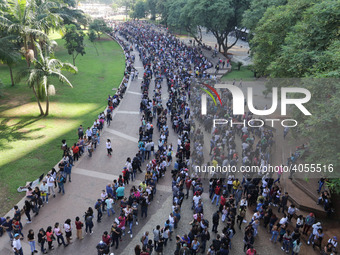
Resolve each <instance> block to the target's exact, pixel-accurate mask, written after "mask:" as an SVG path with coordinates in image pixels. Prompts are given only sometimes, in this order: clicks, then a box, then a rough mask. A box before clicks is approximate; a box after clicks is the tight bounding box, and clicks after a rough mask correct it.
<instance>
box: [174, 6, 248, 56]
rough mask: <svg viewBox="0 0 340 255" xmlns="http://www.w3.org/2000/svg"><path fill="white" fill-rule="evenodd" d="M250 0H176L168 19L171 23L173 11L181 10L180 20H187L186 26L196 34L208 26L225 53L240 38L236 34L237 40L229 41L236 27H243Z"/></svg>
mask: <svg viewBox="0 0 340 255" xmlns="http://www.w3.org/2000/svg"><path fill="white" fill-rule="evenodd" d="M249 1H250V0H214V1H210V0H188V1H186V0H175V1H173V2H171V3H170V4H169V19H168V21H169V23H170V21H171V13H176V12H180V20H179V21H185V22H184V26H185V27H186V29H187V30H188V31H190V33H192V34H196V33H197V30H198V29H200V28H201V27H203V28H206V29H207V30H208V31H210V32H211V33H212V34H213V35H214V37H215V38H216V40H217V43H218V46H219V51H221V49H223V52H224V54H227V52H228V50H229V49H230V48H231V47H233V46H234V45H235V44H236V42H237V41H238V39H239V35H238V34H236V38H235V40H234V41H233V42H232V43H229V42H228V35H229V34H230V32H233V31H235V27H241V20H242V15H243V13H244V11H245V10H246V9H247V8H248V6H249ZM183 4H184V6H183V7H182V8H181V6H182V5H183ZM174 8H176V9H174ZM176 16H177V15H174V17H176Z"/></svg>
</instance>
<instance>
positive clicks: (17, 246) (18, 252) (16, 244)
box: [12, 233, 23, 255]
mask: <svg viewBox="0 0 340 255" xmlns="http://www.w3.org/2000/svg"><path fill="white" fill-rule="evenodd" d="M12 245H13V251H14V253H15V255H22V254H23V252H22V246H21V242H20V235H19V234H18V233H16V234H15V235H14V239H13V242H12Z"/></svg>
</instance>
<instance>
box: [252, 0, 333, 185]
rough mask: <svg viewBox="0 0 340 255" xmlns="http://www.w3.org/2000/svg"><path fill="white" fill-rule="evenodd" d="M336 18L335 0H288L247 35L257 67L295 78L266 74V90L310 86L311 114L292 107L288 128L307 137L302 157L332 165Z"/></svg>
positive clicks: (274, 73)
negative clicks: (292, 123) (292, 125)
mask: <svg viewBox="0 0 340 255" xmlns="http://www.w3.org/2000/svg"><path fill="white" fill-rule="evenodd" d="M339 20H340V3H339V1H336V0H314V1H310V0H297V1H292V0H290V1H288V2H287V4H286V5H280V6H272V7H270V8H268V9H267V10H266V12H265V14H264V16H263V18H262V19H261V20H260V21H259V22H258V24H257V27H256V28H255V34H254V38H253V39H252V45H253V48H252V51H253V55H254V57H253V60H254V67H255V68H256V69H257V71H258V72H260V73H261V74H266V75H269V76H270V77H273V78H293V77H294V78H300V79H294V80H292V79H279V81H278V79H275V80H274V82H271V80H270V82H268V83H267V91H271V90H272V87H288V86H292V87H301V88H306V89H308V90H309V91H310V93H311V95H312V100H310V101H309V102H308V103H307V104H306V108H307V109H308V110H309V111H310V112H311V114H312V115H311V116H305V115H303V114H302V113H301V112H300V111H299V110H298V109H294V108H292V110H291V112H290V114H291V115H292V117H293V118H294V119H295V120H297V121H298V122H299V125H298V127H297V128H296V129H293V130H292V131H293V134H294V135H295V136H297V137H299V138H301V137H302V138H305V139H306V140H308V141H309V143H310V146H309V147H310V152H309V154H308V156H307V158H306V163H311V164H313V163H316V162H317V163H318V164H321V165H325V166H328V165H329V164H333V168H334V171H335V170H336V169H338V168H339V167H340V153H339V151H340V143H339V142H338V141H339V140H340V136H339V130H340V116H339V110H338V109H339V107H340V82H339V78H340V68H339V66H340V40H339V27H340V22H339ZM330 78H334V79H330ZM267 91H266V92H267ZM294 96H297V95H294V94H292V95H291V97H294ZM324 174H326V173H324ZM330 174H331V175H330V176H329V177H330V178H337V177H338V176H335V173H333V172H331V173H330ZM334 185H335V184H334Z"/></svg>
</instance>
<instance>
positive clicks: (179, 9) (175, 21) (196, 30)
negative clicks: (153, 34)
mask: <svg viewBox="0 0 340 255" xmlns="http://www.w3.org/2000/svg"><path fill="white" fill-rule="evenodd" d="M166 6H167V7H166V8H167V9H168V10H169V12H168V13H167V21H166V24H167V25H169V26H170V27H174V28H182V27H183V28H184V29H185V31H186V32H187V33H189V34H190V36H192V37H193V38H194V39H195V41H196V42H197V43H198V44H202V32H201V26H200V25H199V24H200V23H199V22H200V19H198V18H196V17H194V16H193V17H192V16H189V15H187V14H188V10H187V9H188V8H189V7H188V5H187V1H186V0H174V1H171V2H168V3H167V5H166Z"/></svg>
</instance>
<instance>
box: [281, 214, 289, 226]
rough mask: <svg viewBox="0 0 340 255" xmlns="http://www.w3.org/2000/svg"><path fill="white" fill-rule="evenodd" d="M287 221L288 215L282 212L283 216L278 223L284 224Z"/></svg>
mask: <svg viewBox="0 0 340 255" xmlns="http://www.w3.org/2000/svg"><path fill="white" fill-rule="evenodd" d="M287 221H288V217H287V215H286V214H285V213H284V214H283V217H282V218H281V220H280V221H279V224H280V225H283V224H286V223H287Z"/></svg>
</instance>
